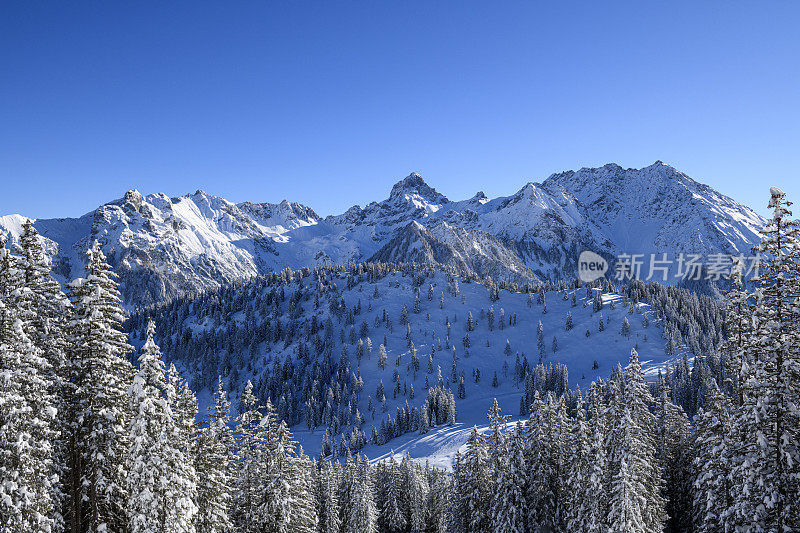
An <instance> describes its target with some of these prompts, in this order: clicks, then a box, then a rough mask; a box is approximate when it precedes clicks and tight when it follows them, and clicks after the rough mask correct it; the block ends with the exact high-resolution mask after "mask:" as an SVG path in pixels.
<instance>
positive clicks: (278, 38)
mask: <svg viewBox="0 0 800 533" xmlns="http://www.w3.org/2000/svg"><path fill="white" fill-rule="evenodd" d="M798 20H800V3H797V2H761V3H759V2H686V3H680V2H630V3H627V2H585V3H583V2H582V3H577V2H576V3H572V2H549V3H539V2H429V1H428V2H414V1H403V2H400V1H392V2H383V1H377V2H375V1H370V2H352V1H341V2H339V1H334V2H306V1H292V2H289V1H274V2H252V3H250V2H197V1H195V2H186V3H181V2H127V3H123V2H61V3H56V2H28V1H25V2H3V3H2V5H1V6H0V69H1V70H0V72H1V73H0V184H1V185H0V190H2V194H0V214H6V213H17V212H19V213H23V214H26V215H28V216H33V217H54V216H76V215H80V214H83V213H85V212H87V211H89V210H90V209H93V208H94V207H96V206H97V205H99V204H101V203H103V202H105V201H109V200H111V199H114V198H118V197H120V196H121V195H122V194H123V192H124V191H125V190H127V189H130V188H137V189H139V190H141V191H142V192H143V193H152V192H166V193H167V194H170V195H173V196H175V195H180V194H185V193H187V192H193V191H194V190H196V189H204V190H206V191H208V192H209V193H212V194H217V195H220V196H224V197H226V198H228V199H230V200H232V201H243V200H250V201H279V200H281V199H283V198H287V199H290V200H294V201H301V202H303V203H306V204H308V205H310V206H311V207H313V208H314V209H315V210H317V211H318V212H319V213H320V214H322V215H326V214H331V213H338V212H342V211H344V210H345V209H346V208H347V207H349V206H351V205H353V204H361V205H363V204H365V203H367V202H368V201H371V200H379V199H382V198H385V197H386V196H387V195H388V191H389V189H390V188H391V185H392V184H393V183H394V182H395V181H397V180H398V179H400V178H402V177H403V176H405V175H407V174H408V173H409V172H411V171H417V172H420V173H421V174H422V175H423V176H424V177H425V178H426V180H427V181H428V183H429V184H431V185H432V186H434V187H436V188H437V189H438V190H439V191H441V192H443V193H444V194H446V195H447V196H448V197H450V198H453V199H463V198H467V197H470V196H472V195H473V194H474V193H475V192H476V191H477V190H483V191H484V192H485V193H486V194H487V195H489V196H499V195H508V194H511V193H513V192H515V191H517V190H518V189H519V188H521V187H522V185H523V184H524V183H525V182H527V181H541V180H543V179H545V178H546V177H547V176H548V175H549V174H551V173H553V172H556V171H561V170H566V169H577V168H580V167H583V166H599V165H602V164H605V163H608V162H616V163H619V164H620V165H622V166H624V167H637V168H638V167H641V166H646V165H649V164H651V163H652V162H654V161H655V160H657V159H661V160H663V161H664V162H666V163H668V164H671V165H673V166H675V167H676V168H678V169H679V170H682V171H684V172H686V173H687V174H689V175H690V176H692V177H694V178H695V179H698V180H699V181H702V182H705V183H708V184H710V185H712V186H714V187H715V188H717V189H719V190H720V191H721V192H723V193H725V194H728V195H729V196H732V197H734V198H735V199H737V200H739V201H741V202H743V203H746V204H748V205H750V206H752V207H755V208H757V209H758V211H759V212H762V213H764V212H765V209H764V205H765V204H766V201H767V196H768V192H767V188H768V186H769V185H778V186H780V187H782V188H783V189H784V190H786V191H787V192H788V193H789V194H790V196H792V197H793V198H794V200H795V201H797V202H800V172H798V169H797V156H798V155H799V154H800V68H799V67H798V65H799V64H800V63H798V58H800V32H798V31H797V22H798Z"/></svg>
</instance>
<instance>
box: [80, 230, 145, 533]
mask: <svg viewBox="0 0 800 533" xmlns="http://www.w3.org/2000/svg"><path fill="white" fill-rule="evenodd" d="M86 274H87V276H86V278H85V279H78V280H76V281H74V282H73V283H71V284H70V285H69V293H70V299H71V300H72V302H73V304H74V306H75V318H74V319H73V321H72V322H71V324H70V326H69V328H68V334H69V347H70V350H69V351H70V354H69V355H70V359H71V360H72V365H73V366H72V368H73V373H72V376H71V380H72V385H73V387H74V389H75V392H74V395H73V398H72V399H71V400H70V404H69V405H68V407H67V409H68V411H69V413H70V415H71V420H70V428H69V430H70V435H69V443H68V446H69V457H70V464H69V465H68V469H69V472H68V476H69V491H70V496H69V497H70V510H69V511H68V517H69V522H70V524H69V527H70V528H71V529H74V530H86V531H90V532H100V531H103V530H106V531H121V530H123V529H124V527H125V526H124V524H125V516H126V513H125V502H126V501H128V497H127V482H126V478H127V472H126V469H125V465H126V464H127V462H126V461H125V457H126V455H127V454H128V450H129V449H130V446H129V443H128V428H129V420H130V412H129V405H128V395H127V390H128V384H129V383H130V381H131V377H132V375H133V370H132V368H131V364H130V362H129V361H128V359H127V357H126V356H127V354H128V353H130V352H131V351H132V348H131V346H129V345H128V343H127V337H126V335H125V334H124V333H123V332H122V322H123V320H124V312H123V310H122V302H121V300H120V294H119V289H118V287H117V283H116V281H115V278H116V274H114V273H113V272H112V271H111V267H110V266H109V265H108V264H107V263H106V261H105V256H104V255H103V252H102V250H101V249H100V244H99V242H96V243H95V245H94V246H93V247H92V249H91V250H89V252H88V253H87V265H86Z"/></svg>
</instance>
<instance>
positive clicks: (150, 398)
mask: <svg viewBox="0 0 800 533" xmlns="http://www.w3.org/2000/svg"><path fill="white" fill-rule="evenodd" d="M154 334H155V324H154V323H153V322H152V321H150V322H149V323H148V326H147V340H146V342H145V344H144V346H143V347H142V350H141V354H140V355H139V370H138V371H137V372H136V374H135V375H134V378H133V383H132V385H131V386H130V389H129V395H130V406H131V413H132V420H131V426H130V435H129V438H130V444H131V448H130V452H129V453H128V456H127V458H126V459H127V468H126V470H127V472H128V476H127V478H126V481H127V491H128V500H127V502H126V513H127V520H128V527H129V528H130V531H131V532H132V533H139V532H141V533H145V532H150V531H164V532H175V533H193V532H194V531H195V529H194V524H193V517H194V511H195V507H194V502H192V501H186V500H187V495H186V493H185V490H184V489H185V488H186V487H187V482H189V488H190V489H192V488H193V484H192V483H193V480H191V479H190V480H187V479H186V477H185V473H184V472H183V468H184V465H186V464H187V463H188V464H189V465H191V459H190V458H188V457H186V456H185V455H184V454H183V453H182V452H181V451H180V449H179V448H177V447H176V444H178V443H176V442H175V441H174V440H173V439H172V438H171V437H172V436H173V435H175V433H176V432H177V429H178V428H177V427H176V419H175V415H174V413H173V410H172V406H170V404H169V400H168V396H169V393H168V391H167V387H169V385H168V383H167V380H166V377H165V372H164V363H163V362H162V361H161V351H160V349H159V347H158V345H156V343H155V341H154V339H153V337H154Z"/></svg>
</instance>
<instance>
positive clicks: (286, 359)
mask: <svg viewBox="0 0 800 533" xmlns="http://www.w3.org/2000/svg"><path fill="white" fill-rule="evenodd" d="M459 279H460V283H459V284H458V285H457V287H458V288H457V289H455V290H453V287H454V285H453V284H452V281H451V279H450V276H448V275H447V274H446V273H444V272H441V271H434V272H429V273H427V274H426V275H425V276H424V277H422V278H420V274H419V273H416V274H410V273H399V272H395V273H390V274H388V275H387V276H386V277H383V278H381V279H377V280H374V281H370V280H369V277H368V276H366V275H361V276H355V277H349V276H347V275H346V273H342V274H341V275H340V276H339V277H338V278H334V279H332V280H330V281H331V282H332V283H334V284H335V285H337V286H338V288H334V289H332V290H331V289H326V290H320V287H319V285H318V282H317V280H316V276H315V275H311V276H308V277H306V278H304V279H303V280H302V281H300V282H297V281H295V282H292V283H289V284H278V285H273V286H265V287H260V286H255V287H254V288H248V286H245V287H242V288H241V289H238V290H237V291H238V292H237V291H231V292H224V293H221V294H219V295H218V296H213V297H212V298H211V300H209V302H213V305H214V306H215V307H217V308H218V309H223V310H224V311H223V312H222V313H223V315H224V317H225V318H224V321H222V320H220V319H219V318H218V317H217V316H215V313H216V312H215V310H214V309H211V308H207V307H206V304H208V302H198V301H194V302H192V303H191V305H189V303H188V302H186V303H183V302H179V303H177V305H175V306H170V308H169V309H168V310H166V311H165V313H164V314H162V313H160V312H157V311H156V312H151V311H148V313H147V315H148V316H153V317H154V319H155V320H156V323H157V325H158V331H159V332H160V333H161V335H160V338H159V342H160V343H161V346H162V348H163V349H164V351H165V354H166V355H167V357H169V358H170V359H173V358H174V360H175V361H176V363H177V364H178V365H179V367H180V368H181V370H182V372H184V373H185V374H186V375H187V377H189V378H190V380H191V382H192V384H193V387H194V388H195V389H196V390H197V391H198V396H199V398H200V401H201V404H207V403H208V402H209V399H210V393H211V392H212V391H211V390H209V388H210V387H214V386H215V385H216V376H217V374H218V373H221V374H222V375H223V379H224V381H225V386H226V388H227V389H228V390H229V391H231V394H232V396H233V397H234V398H235V397H237V396H238V393H239V392H240V391H241V389H242V387H243V386H244V384H245V383H246V382H247V380H251V381H252V382H253V383H254V384H255V388H256V391H257V393H258V394H267V391H269V394H270V395H271V396H272V402H273V404H274V405H276V406H277V408H278V411H279V412H280V413H283V414H284V415H283V416H285V414H286V413H289V412H291V411H290V410H289V409H288V407H287V406H288V405H291V404H292V403H295V404H297V405H298V407H297V408H296V410H295V411H294V412H295V414H297V410H299V411H300V416H301V417H302V418H301V419H300V420H297V421H296V423H295V425H294V426H293V428H292V431H293V432H294V434H295V436H296V437H297V438H298V440H299V441H300V442H301V444H302V445H303V447H304V449H305V451H306V452H307V453H309V454H311V455H312V456H316V455H318V454H319V452H320V451H321V446H322V442H323V434H324V433H325V430H326V426H327V427H328V428H330V427H334V428H335V429H333V430H332V437H333V438H334V439H340V435H341V434H346V435H349V433H350V432H351V431H352V429H353V427H354V424H355V423H353V422H347V420H348V419H350V418H353V414H354V413H355V412H356V411H358V412H360V413H361V415H363V417H364V421H363V424H355V427H358V428H359V429H360V431H363V432H364V434H366V436H367V437H368V438H369V436H370V435H371V432H372V428H373V427H375V428H376V429H377V428H379V427H380V426H381V424H382V423H383V422H385V420H386V417H387V415H389V416H391V417H392V418H393V419H396V416H397V413H398V409H401V410H402V409H403V408H404V406H405V405H409V406H410V407H411V408H419V407H420V406H421V405H422V404H423V402H424V401H425V398H426V395H427V390H426V389H427V387H428V386H429V387H436V386H437V384H438V383H439V381H438V380H439V379H441V380H442V386H443V387H444V388H445V389H449V388H452V391H453V393H454V394H456V393H457V389H458V387H459V386H458V380H461V379H463V381H464V397H456V408H457V417H456V423H455V425H453V426H449V425H444V424H441V425H439V426H437V427H432V428H431V430H430V432H428V433H427V434H420V432H419V431H414V432H410V433H406V434H403V435H400V436H397V437H395V438H392V439H391V440H389V441H388V442H385V443H380V444H371V443H370V444H368V445H367V446H366V448H364V453H366V454H367V455H368V456H369V457H370V458H373V459H374V458H379V457H383V456H385V454H387V453H390V451H392V450H394V451H395V452H399V453H405V452H408V453H409V454H410V455H411V456H412V457H414V458H415V459H418V460H422V461H424V460H430V461H432V462H434V463H435V464H437V465H439V466H445V467H446V466H449V464H450V461H451V460H452V456H453V454H454V452H455V450H457V449H459V448H460V447H461V446H463V445H464V443H465V442H466V439H467V437H468V434H469V430H470V429H471V428H472V427H473V426H476V425H477V426H479V427H481V426H485V423H486V419H485V415H486V411H487V409H488V408H489V407H490V406H491V404H492V400H493V399H494V398H497V400H498V402H499V404H500V406H501V407H502V408H503V410H504V412H505V413H507V414H510V415H514V418H513V420H517V419H519V416H518V415H519V413H520V403H521V398H522V396H523V394H524V392H525V384H524V382H523V381H520V378H519V375H520V374H519V373H520V372H521V370H520V368H527V369H528V372H530V371H531V367H533V366H536V365H537V364H538V363H542V364H544V365H555V364H558V363H561V364H564V365H566V366H567V368H568V371H569V378H568V385H569V387H574V386H575V385H579V386H580V387H581V388H582V389H584V390H586V388H587V387H588V385H589V384H590V383H591V381H592V380H594V379H596V378H598V377H604V376H608V375H609V374H610V373H611V371H612V370H613V369H614V367H615V366H616V364H617V363H620V364H622V365H625V364H626V361H627V360H628V357H629V354H630V351H631V348H634V347H635V348H636V349H637V351H638V352H639V354H640V358H641V360H642V363H643V367H644V369H645V371H646V372H647V373H648V374H649V375H650V376H651V378H654V377H655V375H656V373H657V372H658V371H659V370H660V369H664V366H665V365H666V364H667V363H668V362H669V361H671V360H674V359H675V358H680V357H682V355H683V354H684V353H685V348H679V349H678V350H677V351H676V352H675V353H674V354H673V355H671V356H668V355H667V354H666V353H665V349H664V346H665V343H664V339H663V338H662V336H661V332H662V330H663V329H664V327H665V325H664V323H662V321H661V320H659V319H658V317H657V316H656V315H657V313H655V312H654V311H653V310H652V309H651V308H650V307H649V306H648V305H646V304H644V303H639V304H633V303H632V302H630V301H628V302H626V301H625V299H624V298H623V297H622V296H620V295H616V294H610V293H604V294H601V297H602V300H603V302H604V304H605V305H604V307H603V309H602V310H600V311H599V312H598V311H595V310H594V307H593V303H594V297H595V294H597V291H599V289H593V290H587V289H585V288H580V289H564V290H553V291H550V292H547V293H546V298H545V302H546V305H543V304H540V303H537V302H536V301H535V299H533V300H532V299H529V297H528V295H527V294H524V293H512V292H509V291H506V290H501V291H500V293H499V299H498V300H496V301H492V300H491V299H490V298H489V295H490V293H489V291H488V290H487V288H486V287H485V286H484V285H482V284H480V283H476V282H469V280H468V279H466V278H459ZM327 286H328V287H330V285H327ZM417 287H419V289H420V298H419V305H418V307H417V306H415V300H416V296H415V294H416V290H417ZM269 293H272V294H273V295H275V297H277V298H279V300H278V301H275V300H272V301H271V302H270V303H267V304H265V303H264V302H265V301H268V294H269ZM429 294H430V295H431V296H430V298H429V296H428V295H429ZM573 294H574V299H573ZM280 295H283V296H280ZM280 299H283V300H284V301H283V302H281V301H280ZM332 304H335V305H337V306H339V305H341V304H343V306H344V307H343V308H344V309H346V311H344V312H336V311H333V310H332V307H331V305H332ZM403 307H405V308H406V309H407V311H408V313H407V320H408V326H406V325H404V324H403V320H404V319H403V312H402V309H403ZM415 307H416V309H415ZM340 309H341V308H340ZM415 311H416V312H415ZM351 313H352V314H351ZM470 315H471V316H472V319H473V322H474V328H473V329H471V330H470V329H469V327H468V325H467V324H468V317H469V316H470ZM490 315H493V318H490ZM568 315H569V316H570V317H571V322H572V327H571V328H568V327H567V323H568V319H567V316H568ZM139 318H141V320H137V321H136V323H137V324H140V325H141V327H143V325H144V323H145V321H144V315H142V316H141V317H139ZM387 319H388V320H387ZM293 321H294V322H295V323H296V324H297V325H296V326H291V325H290V324H291V323H292V322H293ZM624 321H627V322H628V323H629V324H630V334H629V335H628V336H626V335H623V334H622V324H623V322H624ZM501 322H502V324H501ZM539 322H541V324H542V334H543V339H544V345H543V348H542V349H540V348H539V347H538V346H539V343H538V333H537V325H538V324H539ZM601 322H602V326H601V325H600V323H601ZM242 331H246V332H248V333H247V335H245V336H244V339H243V340H241V341H238V342H241V343H243V346H244V349H242V350H241V351H239V350H237V349H236V348H235V346H236V342H237V341H236V340H233V339H238V338H239V337H240V336H241V335H242ZM288 331H292V332H293V335H292V336H291V337H289V338H288V340H286V339H282V338H278V337H276V335H278V333H277V332H282V333H280V334H281V335H284V336H286V335H287V332H288ZM354 331H357V332H358V339H356V338H355V333H353V332H354ZM362 334H363V336H362ZM141 335H142V332H141V331H139V330H138V326H137V331H136V332H135V336H136V337H140V336H141ZM187 336H191V337H192V338H194V339H195V341H194V342H195V344H186V338H187ZM165 337H169V339H167V338H165ZM467 338H468V339H469V340H468V341H466V340H465V339H467ZM216 339H219V340H216ZM224 339H229V340H224ZM251 339H255V340H252V341H251ZM261 339H266V340H264V341H263V342H262V341H261ZM359 339H360V341H363V342H364V351H363V357H361V358H359V357H358V350H359V348H358V347H357V343H358V340H359ZM366 339H370V341H369V344H371V345H372V348H371V350H370V349H369V348H368V345H369V344H367V341H366ZM554 339H555V341H554ZM135 342H137V341H135ZM138 342H141V340H140V339H139V340H138ZM231 342H233V344H232V346H233V350H232V353H228V352H227V351H226V349H225V348H224V347H223V346H225V345H230V343H231ZM328 342H330V343H331V345H330V346H324V345H325V344H326V343H328ZM384 343H385V349H386V354H387V359H386V364H385V367H383V368H382V367H381V364H380V358H379V345H380V344H384ZM412 343H413V350H414V352H415V353H416V356H417V357H418V358H419V363H418V367H417V369H416V371H415V369H414V365H413V359H412V347H411V346H412ZM217 347H219V348H217ZM454 356H455V360H454ZM454 365H455V375H456V381H454V380H453V375H454V372H453V370H454ZM521 365H522V366H521ZM332 372H335V373H336V374H338V375H342V376H344V377H345V378H344V383H345V385H341V384H338V383H337V384H330V382H327V381H326V377H325V376H328V377H330V376H331V373H332ZM476 372H479V374H476ZM522 373H523V374H524V373H525V372H524V371H522ZM476 375H478V376H479V377H478V378H477V379H476ZM348 376H351V377H349V378H348ZM495 378H496V380H497V381H496V382H494V379H495ZM381 384H382V385H381ZM329 387H330V390H331V392H330V393H328V392H327V390H328V388H329ZM353 387H358V392H353V389H352V388H353ZM379 387H380V388H381V390H383V391H384V394H385V396H386V404H385V406H383V405H381V403H380V402H379V401H378V400H377V398H378V392H377V391H378V389H379ZM395 387H397V388H396V389H395ZM348 389H349V390H350V392H348ZM350 394H354V396H349V395H350ZM309 395H312V397H311V398H310V397H309ZM263 399H264V398H262V400H263ZM337 402H339V403H337ZM236 405H238V404H237V403H236V402H234V407H235V406H236ZM323 409H324V410H325V411H326V412H328V413H329V415H330V417H331V418H335V422H333V423H332V425H327V423H325V422H323V423H322V424H321V425H319V426H317V427H315V428H310V427H309V424H308V418H307V417H308V416H309V414H308V413H309V412H315V413H319V412H320V411H321V410H323ZM348 413H349V414H348ZM327 416H328V415H323V416H322V417H321V418H322V419H327ZM288 417H289V418H292V415H289V416H288Z"/></svg>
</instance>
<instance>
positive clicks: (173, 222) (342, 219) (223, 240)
mask: <svg viewBox="0 0 800 533" xmlns="http://www.w3.org/2000/svg"><path fill="white" fill-rule="evenodd" d="M22 220H23V218H22V217H20V216H18V215H10V216H5V217H0V234H6V235H10V236H11V238H12V239H14V238H15V237H16V236H17V235H18V234H19V231H20V225H21V221H22ZM763 222H764V221H763V219H762V218H761V217H759V216H758V215H756V214H755V213H754V212H753V211H752V210H751V209H749V208H747V207H745V206H742V205H740V204H738V203H736V202H735V201H733V200H731V199H730V198H728V197H726V196H723V195H722V194H720V193H718V192H716V191H714V190H713V189H711V188H710V187H707V186H705V185H701V184H699V183H697V182H695V181H694V180H692V179H691V178H689V177H688V176H686V175H685V174H683V173H681V172H678V171H677V170H675V169H674V168H672V167H669V166H667V165H664V164H663V163H660V162H657V163H655V164H653V165H651V166H649V167H646V168H643V169H638V170H637V169H623V168H621V167H619V166H618V165H613V164H610V165H606V166H604V167H601V168H595V169H581V170H579V171H577V172H574V171H570V172H564V173H561V174H555V175H553V176H551V177H550V178H548V179H547V180H546V181H544V183H542V184H535V183H528V184H527V185H525V186H524V187H523V188H522V189H521V190H520V191H518V192H517V193H515V194H513V195H511V196H508V197H500V198H495V199H493V200H490V199H488V198H486V196H485V195H484V194H483V193H478V194H476V195H475V196H474V197H473V198H470V199H468V200H463V201H451V200H449V199H448V198H446V197H445V196H444V195H442V194H440V193H439V192H437V191H436V190H435V189H433V188H432V187H430V186H429V185H428V184H426V183H425V181H424V180H423V179H422V177H421V176H420V175H419V174H416V173H412V174H410V175H409V176H408V177H406V178H404V179H403V180H401V181H399V182H398V183H397V184H395V185H394V187H392V190H391V192H390V194H389V198H387V199H386V200H384V201H381V202H373V203H370V204H369V205H367V206H366V207H363V208H361V207H359V206H354V207H352V208H350V209H348V210H347V211H346V212H345V213H343V214H341V215H335V216H329V217H326V218H325V219H321V218H320V217H319V216H317V214H316V213H315V212H314V211H313V210H312V209H311V208H309V207H306V206H304V205H301V204H297V203H289V202H287V201H283V202H280V203H278V204H269V203H250V202H245V203H241V204H234V203H231V202H228V201H227V200H225V199H224V198H220V197H216V196H211V195H208V194H206V193H204V192H202V191H198V192H196V193H194V194H190V195H186V196H182V197H179V198H169V197H167V196H166V195H163V194H152V195H148V196H142V195H141V194H140V193H139V192H138V191H135V190H132V191H128V192H127V193H126V194H125V195H124V196H123V198H121V199H120V200H116V201H113V202H110V203H108V204H105V205H103V206H100V207H99V208H98V209H96V210H95V211H93V212H91V213H88V214H87V215H84V216H83V217H80V218H77V219H73V218H66V219H43V220H37V221H36V223H35V225H36V228H37V229H38V230H39V232H40V233H41V234H42V236H43V239H44V241H45V244H46V247H47V250H48V253H50V254H51V255H52V256H53V259H54V266H55V272H56V274H57V275H58V276H59V278H60V280H62V281H66V280H69V279H71V278H74V277H77V276H80V275H81V274H82V269H83V258H84V254H85V251H86V249H87V248H88V246H89V245H90V243H91V242H92V241H93V240H95V239H98V240H100V242H101V243H102V244H103V248H104V251H105V252H106V254H107V256H108V257H109V260H110V262H111V264H112V265H113V266H114V267H115V268H116V270H117V272H118V274H119V275H120V278H121V281H122V283H123V287H122V290H123V294H124V296H125V298H126V301H127V303H128V304H129V305H137V304H149V303H153V302H158V301H162V300H163V299H165V298H169V297H172V296H174V295H176V294H180V293H184V292H187V291H197V290H206V289H209V288H214V287H219V286H222V285H225V284H227V283H229V282H231V281H234V280H238V279H244V278H248V277H251V276H253V275H256V274H259V273H264V272H269V271H274V270H279V269H282V268H285V267H292V268H300V267H304V266H313V265H318V264H330V263H336V264H346V263H348V262H352V261H364V260H367V259H368V258H373V259H375V260H392V261H402V262H415V261H423V262H436V263H439V264H442V265H447V266H453V267H457V268H459V269H464V270H465V271H466V272H467V273H468V274H471V275H476V276H480V277H485V276H487V275H488V276H492V278H494V279H496V280H507V281H519V280H536V279H558V278H561V277H570V276H574V274H575V272H576V262H577V258H578V256H579V254H580V252H581V251H583V250H593V251H596V252H598V253H600V254H602V255H604V256H606V257H608V258H611V257H613V256H615V255H617V254H620V253H642V254H649V253H660V252H666V253H670V254H675V253H679V252H683V253H703V254H710V253H716V252H719V253H734V254H739V253H745V254H746V253H748V252H749V251H750V248H751V247H752V246H753V245H754V244H755V243H756V242H757V235H756V232H757V231H758V229H759V227H760V226H761V225H763Z"/></svg>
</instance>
